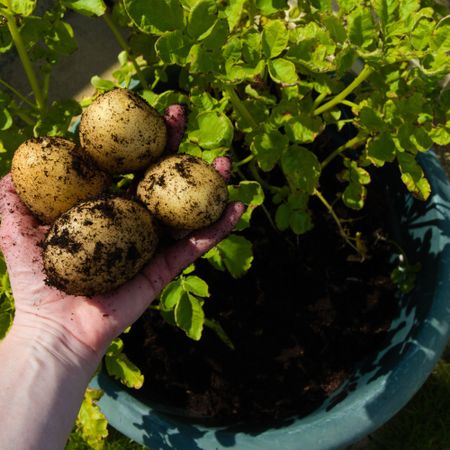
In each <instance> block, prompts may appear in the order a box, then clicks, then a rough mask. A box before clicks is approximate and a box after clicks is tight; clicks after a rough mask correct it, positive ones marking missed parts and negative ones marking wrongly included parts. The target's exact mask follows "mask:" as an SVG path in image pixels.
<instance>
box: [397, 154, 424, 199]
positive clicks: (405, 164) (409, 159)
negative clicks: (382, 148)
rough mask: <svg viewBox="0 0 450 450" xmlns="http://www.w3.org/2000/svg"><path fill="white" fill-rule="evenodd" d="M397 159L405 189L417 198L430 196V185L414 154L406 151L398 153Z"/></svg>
mask: <svg viewBox="0 0 450 450" xmlns="http://www.w3.org/2000/svg"><path fill="white" fill-rule="evenodd" d="M397 160H398V163H399V167H400V172H401V174H402V181H403V183H404V184H405V186H406V187H407V189H408V190H409V191H410V192H411V193H412V194H413V195H414V196H415V197H417V198H418V199H419V200H426V199H427V198H428V197H429V196H430V193H431V186H430V183H429V182H428V180H427V179H426V178H425V176H424V173H423V170H422V168H421V167H420V165H419V164H418V163H417V161H416V159H415V157H414V155H411V154H410V153H407V152H403V153H398V154H397Z"/></svg>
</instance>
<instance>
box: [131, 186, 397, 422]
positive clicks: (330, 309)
mask: <svg viewBox="0 0 450 450" xmlns="http://www.w3.org/2000/svg"><path fill="white" fill-rule="evenodd" d="M333 183H334V182H333ZM369 191H370V190H369ZM375 191H376V192H375ZM375 191H372V193H371V194H369V198H368V201H367V203H368V207H367V208H365V209H364V210H363V211H359V212H351V213H349V212H348V211H347V210H346V209H345V208H343V207H339V203H340V202H337V203H336V206H335V207H336V211H337V213H338V215H339V216H340V217H346V215H347V216H348V217H347V218H348V219H350V218H352V219H353V221H349V222H346V223H345V225H346V226H349V227H351V228H352V229H353V231H355V230H359V231H361V232H362V234H363V236H364V237H365V240H366V242H365V243H366V246H367V248H368V249H369V251H370V253H369V255H368V257H367V259H366V260H365V261H364V262H363V263H362V262H361V261H360V260H359V259H358V258H357V257H355V252H354V251H353V250H352V249H351V248H350V247H349V246H348V245H346V244H344V242H343V240H342V239H341V238H340V236H339V235H338V232H337V228H336V224H335V223H334V222H333V220H332V219H331V217H330V216H329V215H328V214H327V213H326V211H324V208H323V205H321V204H318V203H317V201H314V200H312V202H311V208H312V210H313V212H314V223H315V228H314V229H313V230H312V231H310V232H309V233H307V234H305V235H302V236H300V237H297V236H294V235H291V236H288V239H286V235H281V234H280V233H277V232H276V231H274V230H272V229H271V228H270V227H269V226H268V224H267V219H266V218H265V216H264V215H263V214H262V212H261V211H259V212H255V213H254V217H253V219H252V231H251V236H250V238H251V240H252V241H253V242H254V248H253V250H254V255H255V259H254V261H253V264H252V268H251V269H250V271H249V272H248V273H247V274H246V275H245V276H244V277H243V278H241V279H238V280H234V279H232V278H231V277H230V276H229V275H227V274H226V273H222V272H218V271H217V270H215V269H213V268H212V267H211V266H210V265H209V263H208V262H207V261H205V260H200V261H198V263H197V271H196V273H197V274H198V275H199V276H201V277H202V278H204V279H205V280H206V281H207V282H208V284H209V286H210V293H211V297H210V298H208V299H206V301H205V305H204V307H205V311H206V315H207V317H209V318H213V319H216V320H218V321H219V322H220V324H221V325H222V327H223V328H224V330H225V331H226V333H227V334H228V336H229V337H230V339H231V341H232V342H233V343H234V346H235V350H231V349H230V348H228V347H227V346H226V345H225V344H224V343H223V342H222V341H221V340H220V339H219V338H218V337H217V336H216V335H215V334H214V332H212V331H211V330H209V329H206V328H205V330H204V336H203V337H202V339H201V340H200V341H199V342H194V341H192V340H190V339H189V338H187V337H186V336H185V334H184V333H183V332H182V331H180V330H178V329H176V328H174V327H172V326H171V325H168V324H167V323H165V322H164V321H163V320H162V319H161V317H160V314H159V313H158V312H157V311H149V312H148V313H146V314H145V315H144V316H143V317H142V318H141V319H140V320H139V321H138V322H136V323H135V324H134V325H133V327H132V330H131V332H130V333H129V334H127V335H124V340H125V351H126V353H127V355H128V356H129V358H130V359H131V360H132V361H133V362H134V363H136V364H137V365H138V367H140V368H141V370H142V371H143V373H144V375H145V383H144V386H143V388H141V390H140V391H138V392H136V391H135V393H134V395H138V396H141V397H142V398H145V399H149V400H151V401H153V402H156V403H161V404H164V405H170V406H172V407H175V408H180V409H181V410H183V414H186V415H188V416H192V417H196V418H203V419H205V420H206V421H212V422H215V423H230V422H234V421H238V420H239V421H246V422H253V423H259V424H261V423H263V422H264V421H266V420H271V421H273V420H274V419H284V418H287V417H291V416H293V415H295V416H302V415H306V414H308V413H309V412H311V411H312V410H314V409H315V408H317V407H318V406H319V405H320V404H321V403H322V402H323V401H324V400H325V399H326V398H327V397H328V396H329V395H330V394H331V393H332V392H333V391H335V390H336V388H338V387H339V385H340V384H341V383H342V382H343V381H344V380H345V379H346V378H347V377H349V376H350V375H351V374H352V372H353V371H354V368H355V364H356V363H358V362H360V361H362V360H363V359H364V358H366V357H369V356H370V355H371V354H373V353H374V352H376V351H377V350H378V349H380V348H381V346H382V344H383V342H384V341H385V340H386V336H387V329H388V328H389V325H390V322H391V320H392V318H393V317H394V315H395V314H396V312H397V308H398V306H397V304H398V302H397V300H396V298H395V295H396V290H395V288H394V286H393V285H392V283H391V281H390V278H389V273H390V270H391V269H392V267H389V264H388V261H389V257H390V255H391V254H392V252H393V249H392V247H391V246H390V245H389V244H388V243H387V242H386V240H385V239H383V238H380V236H385V235H386V230H387V225H386V223H387V221H386V219H387V217H386V216H387V214H388V212H387V211H388V208H387V207H385V205H384V203H385V198H384V195H383V193H382V192H381V191H379V190H375ZM382 230H383V231H382ZM242 234H244V235H245V232H243V233H242ZM247 235H248V233H247Z"/></svg>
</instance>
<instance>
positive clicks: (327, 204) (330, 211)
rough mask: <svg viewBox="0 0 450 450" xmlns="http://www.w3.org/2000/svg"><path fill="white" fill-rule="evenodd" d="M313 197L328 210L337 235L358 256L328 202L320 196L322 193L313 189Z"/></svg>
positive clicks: (355, 248)
mask: <svg viewBox="0 0 450 450" xmlns="http://www.w3.org/2000/svg"><path fill="white" fill-rule="evenodd" d="M313 195H315V196H316V197H317V198H318V199H319V200H320V201H321V203H322V204H323V205H324V206H325V208H326V209H327V210H328V212H329V213H330V215H331V217H332V218H333V220H334V221H335V222H336V225H337V227H338V229H339V234H340V235H341V236H342V238H343V239H344V241H345V242H346V243H347V244H348V245H349V246H350V247H352V248H353V249H354V250H356V251H357V252H358V254H360V251H359V250H358V248H357V247H356V246H355V245H353V243H352V242H351V241H350V238H349V236H348V235H347V233H346V231H345V230H344V227H343V226H342V223H341V221H340V219H339V217H338V216H337V215H336V213H335V212H334V209H333V207H332V206H331V205H330V204H329V203H328V201H327V200H326V199H325V197H324V196H323V195H322V193H321V192H320V191H319V190H317V189H315V190H314V192H313Z"/></svg>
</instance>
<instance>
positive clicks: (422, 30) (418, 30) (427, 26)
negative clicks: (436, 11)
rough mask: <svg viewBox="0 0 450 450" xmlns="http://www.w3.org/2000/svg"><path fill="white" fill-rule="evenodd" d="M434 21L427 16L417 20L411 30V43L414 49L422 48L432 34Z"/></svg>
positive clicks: (425, 45)
mask: <svg viewBox="0 0 450 450" xmlns="http://www.w3.org/2000/svg"><path fill="white" fill-rule="evenodd" d="M433 29H434V23H433V21H431V20H429V19H428V18H427V17H423V18H422V19H421V20H419V21H418V22H417V24H416V26H415V27H414V29H413V30H412V32H411V35H410V39H411V44H412V45H413V47H414V48H415V49H416V50H424V49H425V48H426V47H427V45H428V44H429V43H430V40H431V36H432V35H433Z"/></svg>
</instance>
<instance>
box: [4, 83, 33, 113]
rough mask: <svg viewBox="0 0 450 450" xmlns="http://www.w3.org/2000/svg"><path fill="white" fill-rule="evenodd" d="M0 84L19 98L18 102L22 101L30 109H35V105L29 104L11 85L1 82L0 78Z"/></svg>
mask: <svg viewBox="0 0 450 450" xmlns="http://www.w3.org/2000/svg"><path fill="white" fill-rule="evenodd" d="M0 84H3V86H5V87H6V88H7V89H9V90H10V91H11V92H12V93H13V94H15V95H16V96H17V97H19V98H20V100H22V101H23V102H24V103H26V104H27V105H29V106H31V107H32V108H35V107H36V105H35V104H34V103H33V102H30V100H28V99H27V98H26V97H25V95H23V94H22V93H21V92H19V91H18V90H17V89H16V88H15V87H14V86H12V85H11V84H9V83H7V82H6V81H4V80H2V79H1V78H0Z"/></svg>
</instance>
